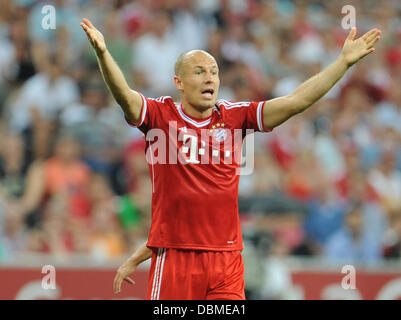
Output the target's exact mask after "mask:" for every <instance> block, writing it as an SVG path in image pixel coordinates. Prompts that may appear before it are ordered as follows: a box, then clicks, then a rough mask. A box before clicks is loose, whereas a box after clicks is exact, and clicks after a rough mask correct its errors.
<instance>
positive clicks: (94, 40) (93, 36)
mask: <svg viewBox="0 0 401 320" xmlns="http://www.w3.org/2000/svg"><path fill="white" fill-rule="evenodd" d="M81 27H82V29H84V31H85V33H86V35H87V36H88V39H89V41H90V43H91V45H92V47H93V49H95V51H96V53H103V52H105V51H106V43H105V41H104V37H103V35H102V33H101V32H100V31H99V30H97V29H96V28H95V27H94V26H93V24H92V22H90V21H89V20H88V19H85V18H83V19H82V22H81Z"/></svg>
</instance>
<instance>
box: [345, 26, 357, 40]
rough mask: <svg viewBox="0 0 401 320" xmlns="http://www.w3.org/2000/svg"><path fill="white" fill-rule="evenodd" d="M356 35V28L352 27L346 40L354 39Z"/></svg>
mask: <svg viewBox="0 0 401 320" xmlns="http://www.w3.org/2000/svg"><path fill="white" fill-rule="evenodd" d="M355 36H356V28H355V27H353V28H352V29H351V31H350V32H349V34H348V37H347V40H354V39H355Z"/></svg>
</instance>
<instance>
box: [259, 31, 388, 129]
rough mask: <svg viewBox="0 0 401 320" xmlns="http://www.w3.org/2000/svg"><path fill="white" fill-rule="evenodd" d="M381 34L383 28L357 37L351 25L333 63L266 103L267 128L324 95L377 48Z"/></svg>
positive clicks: (278, 123)
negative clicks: (284, 94) (355, 64)
mask: <svg viewBox="0 0 401 320" xmlns="http://www.w3.org/2000/svg"><path fill="white" fill-rule="evenodd" d="M380 33H381V31H380V30H378V29H372V30H370V31H369V32H367V33H365V34H364V35H363V36H362V37H360V38H358V39H355V35H356V28H352V30H351V31H350V33H349V35H348V37H347V39H346V40H345V43H344V46H343V49H342V52H341V54H340V56H339V57H338V58H337V59H336V60H335V61H334V62H333V63H332V64H331V65H330V66H328V67H327V68H326V69H324V70H323V71H321V72H320V73H318V74H317V75H315V76H313V77H312V78H310V79H308V80H307V81H305V82H304V83H302V84H301V85H300V86H299V87H298V88H296V89H295V91H294V92H293V93H291V94H289V95H287V96H284V97H280V98H276V99H272V100H269V101H266V102H265V104H264V108H263V123H264V126H265V128H266V129H272V128H274V127H276V126H278V125H280V124H281V123H283V122H284V121H286V120H287V119H289V118H291V117H292V116H293V115H295V114H297V113H300V112H303V111H304V110H306V109H307V108H309V107H310V106H311V105H312V104H314V103H315V102H316V101H317V100H319V99H320V98H321V97H323V96H324V95H325V94H326V93H327V92H328V91H329V90H330V89H331V88H332V87H333V86H334V85H335V84H336V83H337V82H338V81H339V80H340V79H341V78H342V77H343V76H344V74H345V72H346V71H347V70H348V69H349V68H350V67H351V66H352V65H353V64H354V63H356V62H358V61H359V60H361V59H362V58H364V57H365V56H367V55H368V54H370V53H372V52H373V51H374V50H375V49H374V48H373V46H374V45H375V44H376V42H377V41H378V40H379V39H380Z"/></svg>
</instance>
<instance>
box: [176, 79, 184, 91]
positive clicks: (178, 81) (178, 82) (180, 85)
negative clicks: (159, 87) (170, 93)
mask: <svg viewBox="0 0 401 320" xmlns="http://www.w3.org/2000/svg"><path fill="white" fill-rule="evenodd" d="M174 84H175V87H176V88H177V89H178V90H183V89H184V86H183V84H182V80H181V78H180V77H179V76H174Z"/></svg>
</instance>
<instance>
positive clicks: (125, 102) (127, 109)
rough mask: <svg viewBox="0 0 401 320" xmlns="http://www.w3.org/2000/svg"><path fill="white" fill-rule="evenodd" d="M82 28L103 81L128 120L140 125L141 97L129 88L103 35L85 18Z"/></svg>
mask: <svg viewBox="0 0 401 320" xmlns="http://www.w3.org/2000/svg"><path fill="white" fill-rule="evenodd" d="M81 27H82V29H84V31H85V33H86V35H87V36H88V39H89V42H90V43H91V45H92V47H93V49H94V50H95V53H96V57H97V61H98V63H99V66H100V70H101V72H102V75H103V79H104V81H105V82H106V84H107V86H108V88H109V90H110V92H111V93H112V95H113V97H114V99H116V101H117V103H118V104H119V105H120V106H121V108H122V109H123V111H124V113H125V116H126V117H127V119H128V120H129V121H130V122H131V123H133V124H138V123H139V121H140V116H141V109H142V98H141V96H140V95H139V93H138V92H136V91H134V90H132V89H131V88H130V87H129V86H128V84H127V81H126V80H125V78H124V75H123V73H122V72H121V70H120V68H119V67H118V65H117V63H116V62H115V61H114V59H113V57H112V56H111V54H110V52H109V51H108V50H107V47H106V43H105V41H104V37H103V35H102V33H101V32H100V31H99V30H97V29H96V28H95V27H94V26H93V24H92V23H91V22H90V21H89V20H88V19H85V18H84V19H82V22H81Z"/></svg>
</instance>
